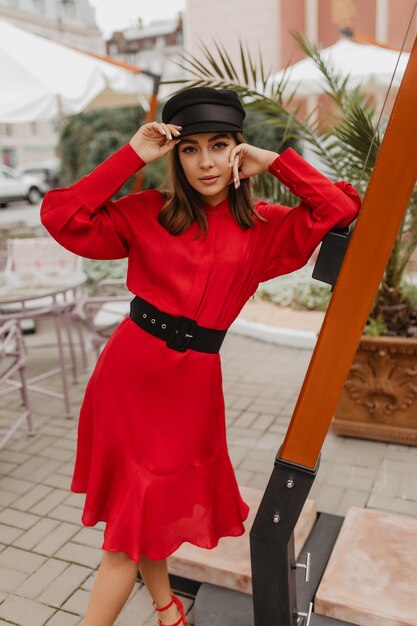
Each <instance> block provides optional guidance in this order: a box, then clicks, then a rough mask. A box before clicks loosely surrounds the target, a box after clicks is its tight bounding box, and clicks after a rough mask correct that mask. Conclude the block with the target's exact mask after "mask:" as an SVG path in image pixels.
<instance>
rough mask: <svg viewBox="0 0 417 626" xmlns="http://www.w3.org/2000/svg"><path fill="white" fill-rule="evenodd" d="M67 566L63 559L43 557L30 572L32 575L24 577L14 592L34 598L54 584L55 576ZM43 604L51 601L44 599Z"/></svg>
mask: <svg viewBox="0 0 417 626" xmlns="http://www.w3.org/2000/svg"><path fill="white" fill-rule="evenodd" d="M34 556H36V555H34ZM67 567H68V563H65V561H58V560H57V559H46V560H45V559H44V561H43V563H42V564H41V565H40V566H39V567H38V568H37V569H36V571H34V572H32V575H31V576H29V578H26V580H25V581H24V582H22V584H21V585H19V587H18V588H17V589H16V591H15V593H16V594H17V595H20V596H23V597H25V598H31V599H35V598H37V597H38V596H39V595H40V594H41V593H42V592H43V591H44V590H45V589H47V588H48V587H49V586H50V585H51V584H54V581H56V579H57V577H58V576H59V575H60V574H61V573H62V572H63V571H64V570H65V569H67ZM44 604H53V603H52V602H47V601H46V602H44ZM54 606H56V605H54Z"/></svg>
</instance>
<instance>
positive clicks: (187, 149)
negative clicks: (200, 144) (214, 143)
mask: <svg viewBox="0 0 417 626" xmlns="http://www.w3.org/2000/svg"><path fill="white" fill-rule="evenodd" d="M191 150H195V148H193V146H186V147H185V148H184V149H183V152H191Z"/></svg>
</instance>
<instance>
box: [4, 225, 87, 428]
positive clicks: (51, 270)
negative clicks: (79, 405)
mask: <svg viewBox="0 0 417 626" xmlns="http://www.w3.org/2000/svg"><path fill="white" fill-rule="evenodd" d="M85 280H86V276H85V274H84V273H83V272H82V258H81V257H78V256H77V255H75V254H73V253H71V252H69V251H67V250H65V249H64V248H62V247H61V246H59V245H58V244H57V243H56V241H55V240H54V239H53V238H52V237H50V236H47V237H34V238H24V239H9V240H8V241H7V264H6V269H5V272H4V283H5V286H4V287H3V288H2V291H4V293H3V294H2V296H3V297H0V320H5V319H11V318H16V319H18V320H19V323H20V324H24V323H25V322H27V321H28V320H31V321H32V322H33V321H34V320H40V319H50V320H52V321H53V324H54V328H55V341H54V343H53V344H52V346H53V347H56V348H57V350H58V357H59V366H58V367H55V368H53V369H50V370H48V371H47V372H43V373H42V374H40V375H38V376H37V377H35V378H32V379H31V380H30V381H29V382H28V389H29V391H34V392H38V393H43V394H45V395H49V396H53V397H59V398H62V399H63V400H64V403H65V410H66V415H67V417H71V416H72V414H71V404H70V398H69V391H68V382H67V370H68V369H70V370H71V371H72V377H73V382H74V383H75V382H77V360H76V354H75V344H74V341H73V337H72V330H71V320H75V326H76V329H77V333H78V338H79V346H80V349H81V355H82V360H83V365H84V367H86V363H87V357H86V351H85V343H84V335H83V329H82V324H81V320H80V319H79V317H78V316H77V315H73V312H74V309H75V306H76V305H77V303H78V302H79V300H80V299H81V298H83V287H84V282H85ZM37 347H39V348H41V347H47V346H46V345H39V346H37ZM65 347H68V349H69V356H70V359H69V362H68V363H67V359H66V355H65V350H64V348H65ZM56 375H60V376H61V382H62V393H57V392H55V391H52V390H51V389H48V388H45V387H38V386H36V383H37V382H38V381H40V380H42V381H43V380H45V379H47V378H49V377H51V376H56Z"/></svg>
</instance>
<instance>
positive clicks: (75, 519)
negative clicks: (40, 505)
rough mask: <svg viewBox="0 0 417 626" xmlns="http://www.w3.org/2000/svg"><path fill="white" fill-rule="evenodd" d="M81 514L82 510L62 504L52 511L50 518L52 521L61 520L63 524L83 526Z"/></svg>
mask: <svg viewBox="0 0 417 626" xmlns="http://www.w3.org/2000/svg"><path fill="white" fill-rule="evenodd" d="M81 514H82V512H81V511H80V509H76V508H75V507H73V506H66V505H65V504H60V505H59V506H57V507H56V508H55V509H53V510H52V511H50V513H49V515H48V517H50V518H52V519H59V520H61V521H63V522H71V523H72V524H78V525H81Z"/></svg>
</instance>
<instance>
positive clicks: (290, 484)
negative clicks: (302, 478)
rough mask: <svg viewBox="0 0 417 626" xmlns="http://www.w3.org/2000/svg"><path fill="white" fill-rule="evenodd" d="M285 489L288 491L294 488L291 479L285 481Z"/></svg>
mask: <svg viewBox="0 0 417 626" xmlns="http://www.w3.org/2000/svg"><path fill="white" fill-rule="evenodd" d="M287 487H288V489H292V488H293V487H294V481H293V479H292V478H289V479H288V480H287Z"/></svg>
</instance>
